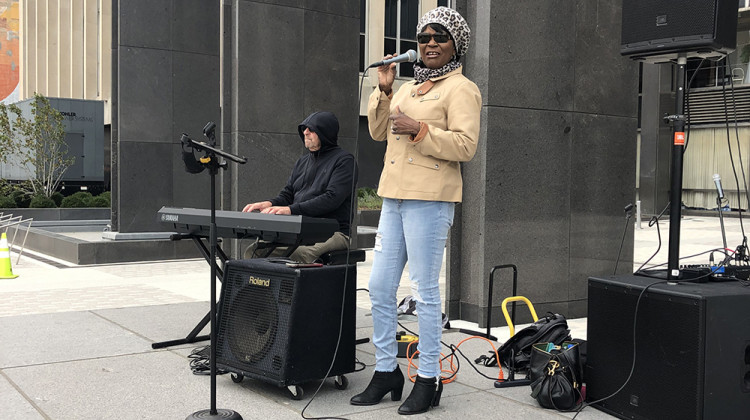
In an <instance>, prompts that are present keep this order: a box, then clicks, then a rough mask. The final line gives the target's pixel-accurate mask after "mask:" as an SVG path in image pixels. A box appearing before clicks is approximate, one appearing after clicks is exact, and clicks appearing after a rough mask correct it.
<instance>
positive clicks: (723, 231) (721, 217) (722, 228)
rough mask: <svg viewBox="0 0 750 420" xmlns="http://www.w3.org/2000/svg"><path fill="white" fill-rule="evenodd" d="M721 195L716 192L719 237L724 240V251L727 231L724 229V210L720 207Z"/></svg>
mask: <svg viewBox="0 0 750 420" xmlns="http://www.w3.org/2000/svg"><path fill="white" fill-rule="evenodd" d="M721 198H722V197H721V195H720V194H719V193H718V192H717V193H716V207H717V208H718V210H719V223H720V224H721V239H722V240H723V241H724V253H725V254H726V250H727V232H726V231H725V230H724V214H723V213H724V211H722V209H721Z"/></svg>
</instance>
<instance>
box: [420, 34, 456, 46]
mask: <svg viewBox="0 0 750 420" xmlns="http://www.w3.org/2000/svg"><path fill="white" fill-rule="evenodd" d="M433 38H434V39H435V42H437V43H439V44H445V43H446V42H448V41H450V40H451V36H450V35H448V34H441V33H436V34H430V33H427V32H420V33H418V34H417V42H419V43H420V44H427V43H429V42H430V39H433Z"/></svg>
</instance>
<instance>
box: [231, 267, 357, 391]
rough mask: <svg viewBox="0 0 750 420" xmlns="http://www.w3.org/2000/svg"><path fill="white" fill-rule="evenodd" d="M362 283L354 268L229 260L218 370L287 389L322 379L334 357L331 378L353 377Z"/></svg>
mask: <svg viewBox="0 0 750 420" xmlns="http://www.w3.org/2000/svg"><path fill="white" fill-rule="evenodd" d="M356 281H357V272H356V266H355V265H353V264H352V265H348V266H347V265H335V266H323V267H313V268H289V267H287V266H286V265H285V264H284V263H283V262H280V263H279V262H275V261H274V260H272V259H250V260H232V261H229V262H227V264H226V269H225V272H224V282H223V285H222V290H221V301H220V305H219V312H218V322H217V324H218V329H217V337H216V341H217V348H216V365H217V367H218V368H220V369H223V370H226V371H229V372H234V373H237V374H241V375H243V376H246V377H250V378H255V379H259V380H263V381H266V382H271V383H274V384H276V385H278V386H288V385H293V384H302V383H305V382H308V381H311V380H315V379H323V378H324V377H325V376H326V372H327V371H328V368H329V367H330V365H331V363H332V362H333V360H334V354H335V355H336V360H335V362H334V365H333V369H332V370H331V372H330V373H329V375H328V376H337V375H343V374H344V373H349V372H353V371H354V359H355V347H354V341H355V339H354V329H355V316H356V310H355V307H356V302H355V297H356V296H355V293H356ZM342 305H343V311H342ZM342 317H343V324H342V323H341V322H342ZM339 325H341V328H342V331H341V340H340V342H339V345H338V351H337V348H336V343H337V339H338V335H339Z"/></svg>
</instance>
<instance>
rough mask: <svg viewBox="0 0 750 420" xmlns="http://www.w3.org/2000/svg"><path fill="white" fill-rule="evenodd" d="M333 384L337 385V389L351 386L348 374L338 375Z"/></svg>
mask: <svg viewBox="0 0 750 420" xmlns="http://www.w3.org/2000/svg"><path fill="white" fill-rule="evenodd" d="M333 386H335V387H336V389H346V388H348V387H349V379H346V376H344V375H338V376H336V377H335V378H333Z"/></svg>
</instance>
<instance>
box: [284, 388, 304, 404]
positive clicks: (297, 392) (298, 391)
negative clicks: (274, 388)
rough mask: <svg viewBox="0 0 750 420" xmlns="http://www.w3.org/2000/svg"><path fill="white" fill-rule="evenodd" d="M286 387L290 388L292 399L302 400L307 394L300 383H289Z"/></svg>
mask: <svg viewBox="0 0 750 420" xmlns="http://www.w3.org/2000/svg"><path fill="white" fill-rule="evenodd" d="M286 389H288V390H289V393H290V394H292V399H293V400H295V401H299V400H301V399H302V397H303V396H304V395H305V390H304V389H302V387H301V386H299V385H289V386H287V387H286Z"/></svg>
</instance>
